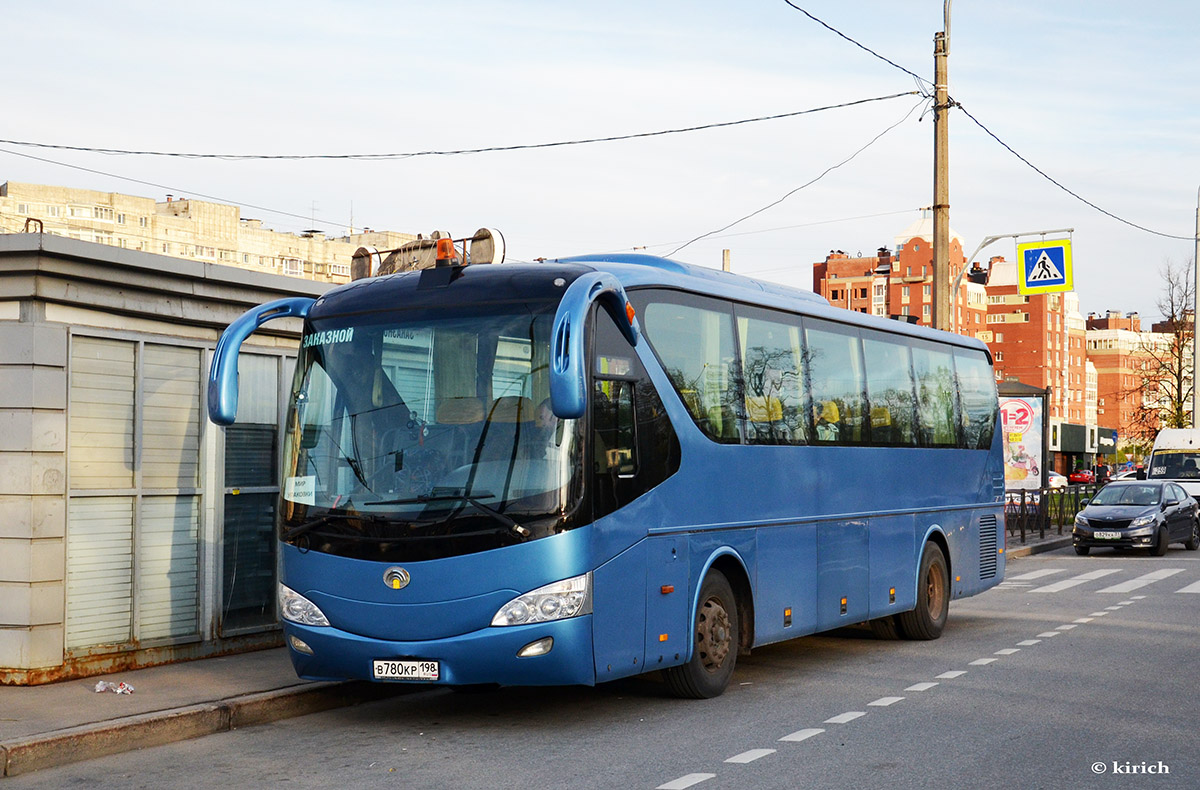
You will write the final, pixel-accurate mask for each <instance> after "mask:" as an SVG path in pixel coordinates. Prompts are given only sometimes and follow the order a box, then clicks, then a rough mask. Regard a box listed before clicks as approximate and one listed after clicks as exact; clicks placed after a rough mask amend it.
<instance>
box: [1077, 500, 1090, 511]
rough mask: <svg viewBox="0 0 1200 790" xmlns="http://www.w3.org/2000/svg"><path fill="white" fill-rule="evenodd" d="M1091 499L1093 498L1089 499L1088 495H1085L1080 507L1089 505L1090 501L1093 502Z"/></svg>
mask: <svg viewBox="0 0 1200 790" xmlns="http://www.w3.org/2000/svg"><path fill="white" fill-rule="evenodd" d="M1091 501H1092V500H1090V499H1088V498H1087V497H1084V498H1083V499H1081V500H1079V509H1080V510H1082V509H1083V508H1085V507H1087V506H1088V502H1091Z"/></svg>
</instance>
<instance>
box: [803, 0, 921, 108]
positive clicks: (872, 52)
mask: <svg viewBox="0 0 1200 790" xmlns="http://www.w3.org/2000/svg"><path fill="white" fill-rule="evenodd" d="M783 2H785V3H787V4H788V5H790V6H791V7H792V8H794V9H796V10H797V11H799V12H800V13H802V14H804V15H805V16H806V17H808V18H809V19H811V20H812V21H814V22H816V23H817V24H818V25H820V26H821V27H823V28H825V29H826V30H828V31H829V32H831V33H833V34H834V35H837V36H840V37H841V38H844V39H845V40H846V41H849V42H850V43H851V44H853V45H854V46H856V47H858V48H859V49H861V50H862V51H864V52H866V53H868V54H870V55H872V56H873V57H876V58H879V59H880V60H882V61H883V62H884V63H886V64H888V65H889V66H891V67H892V68H896V69H899V70H900V71H903V72H904V73H905V74H908V75H909V76H911V77H912V78H913V79H915V80H916V81H917V83H918V84H922V83H923V84H925V85H928V86H929V87H931V88H932V87H933V83H932V82H930V81H929V80H927V79H925V78H924V77H922V76H921V75H920V74H917V73H916V72H915V71H910V70H909V69H906V68H904V67H903V66H901V65H900V64H899V63H896V62H895V61H894V60H889V59H888V58H885V57H884V56H883V55H880V54H879V53H878V52H876V51H875V50H873V49H871V48H870V47H868V46H866V45H865V44H862V43H859V42H858V41H855V40H854V39H852V38H850V36H847V35H846V34H845V33H843V32H842V31H840V30H838V29H837V28H835V27H833V26H832V25H830V24H829V23H827V22H824V21H822V20H820V19H818V18H817V17H815V16H813V15H812V14H811V13H809V12H808V11H805V10H804V9H803V8H801V7H800V6H798V5H796V4H795V3H793V2H792V0H783Z"/></svg>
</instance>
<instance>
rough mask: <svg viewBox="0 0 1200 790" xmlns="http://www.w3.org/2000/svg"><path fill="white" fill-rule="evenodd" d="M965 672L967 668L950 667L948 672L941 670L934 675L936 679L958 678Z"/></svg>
mask: <svg viewBox="0 0 1200 790" xmlns="http://www.w3.org/2000/svg"><path fill="white" fill-rule="evenodd" d="M965 674H967V670H965V669H952V670H950V671H949V672H943V673H942V674H940V675H937V676H936V677H937V679H938V680H953V679H954V678H960V677H962V676H963V675H965Z"/></svg>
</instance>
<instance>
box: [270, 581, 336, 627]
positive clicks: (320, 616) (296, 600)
mask: <svg viewBox="0 0 1200 790" xmlns="http://www.w3.org/2000/svg"><path fill="white" fill-rule="evenodd" d="M279 616H280V617H282V618H283V619H284V620H291V621H292V622H293V623H299V624H300V625H313V626H327V625H329V620H327V619H325V614H324V612H322V611H321V610H320V609H318V608H317V605H316V604H315V603H313V602H312V601H310V600H308V599H307V598H305V597H304V596H303V595H301V594H300V593H298V592H296V591H295V590H293V589H292V588H290V587H288V586H286V585H283V584H281V585H279Z"/></svg>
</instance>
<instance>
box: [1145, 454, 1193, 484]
mask: <svg viewBox="0 0 1200 790" xmlns="http://www.w3.org/2000/svg"><path fill="white" fill-rule="evenodd" d="M1146 476H1147V477H1149V478H1155V479H1157V478H1162V479H1165V480H1200V453H1197V452H1196V451H1194V450H1156V451H1155V452H1154V455H1153V457H1152V458H1151V459H1150V472H1149V473H1148V474H1147V475H1146Z"/></svg>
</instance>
